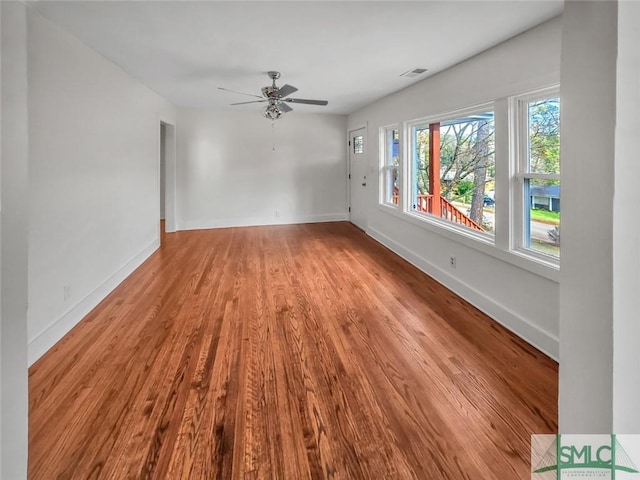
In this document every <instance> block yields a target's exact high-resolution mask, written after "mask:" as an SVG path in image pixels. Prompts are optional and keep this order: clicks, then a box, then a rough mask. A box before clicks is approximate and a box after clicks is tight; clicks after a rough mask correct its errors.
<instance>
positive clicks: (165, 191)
mask: <svg viewBox="0 0 640 480" xmlns="http://www.w3.org/2000/svg"><path fill="white" fill-rule="evenodd" d="M158 167H159V168H158V177H159V178H158V183H159V197H160V205H159V212H160V215H159V217H160V221H159V229H160V232H159V233H160V242H161V243H162V237H163V236H164V234H165V233H169V232H175V231H176V199H175V195H176V127H175V125H172V124H170V123H167V122H164V121H160V158H159V166H158Z"/></svg>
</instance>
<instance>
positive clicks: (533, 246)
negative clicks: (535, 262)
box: [531, 238, 560, 257]
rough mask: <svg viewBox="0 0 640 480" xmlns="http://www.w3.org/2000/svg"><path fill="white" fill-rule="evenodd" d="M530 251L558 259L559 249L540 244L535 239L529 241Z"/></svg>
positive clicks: (543, 243)
mask: <svg viewBox="0 0 640 480" xmlns="http://www.w3.org/2000/svg"><path fill="white" fill-rule="evenodd" d="M531 249H532V250H537V251H538V252H542V253H546V254H548V255H553V256H554V257H560V247H559V246H558V245H551V244H550V243H545V242H541V241H540V240H536V239H535V238H532V239H531Z"/></svg>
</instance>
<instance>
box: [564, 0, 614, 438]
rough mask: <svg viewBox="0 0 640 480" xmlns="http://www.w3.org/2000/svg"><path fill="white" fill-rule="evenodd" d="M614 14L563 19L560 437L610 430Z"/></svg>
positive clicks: (572, 6) (591, 10) (605, 10)
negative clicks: (591, 196)
mask: <svg viewBox="0 0 640 480" xmlns="http://www.w3.org/2000/svg"><path fill="white" fill-rule="evenodd" d="M616 8H617V6H616V2H567V3H566V5H565V12H564V16H563V33H562V85H561V95H562V102H563V104H562V111H561V123H562V218H563V220H562V248H563V250H562V270H561V277H560V295H561V296H560V345H561V349H560V395H559V420H560V432H561V433H610V432H611V428H612V424H611V422H612V417H611V416H612V403H611V392H612V373H613V367H612V354H613V352H612V350H613V337H612V335H613V329H612V321H613V317H612V301H613V300H612V295H613V277H612V269H613V266H612V258H613V256H612V248H613V247H612V239H613V235H612V229H613V221H612V218H613V187H614V185H613V178H614V155H615V142H614V129H615V121H616V116H615V115H616V48H617V47H616V32H617V30H616V23H617V10H616ZM585 192H597V195H596V198H597V201H593V202H591V201H589V202H585V197H584V193H585Z"/></svg>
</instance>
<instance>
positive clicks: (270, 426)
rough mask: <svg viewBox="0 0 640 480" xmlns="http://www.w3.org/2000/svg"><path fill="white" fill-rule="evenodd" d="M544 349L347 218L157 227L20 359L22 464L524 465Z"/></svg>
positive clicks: (546, 401)
mask: <svg viewBox="0 0 640 480" xmlns="http://www.w3.org/2000/svg"><path fill="white" fill-rule="evenodd" d="M557 376H558V367H557V364H556V363H555V362H554V361H552V360H551V359H549V358H547V357H546V356H544V355H543V354H542V353H540V352H538V351H537V350H536V349H534V348H533V347H531V346H530V345H528V344H526V343H525V342H524V341H523V340H521V339H519V338H517V337H516V336H515V335H513V334H512V333H510V332H509V331H507V330H506V329H505V328H503V327H501V326H500V325H498V324H497V323H496V322H494V321H493V320H491V319H489V318H488V317H486V316H485V315H484V314H482V313H481V312H479V311H478V310H477V309H475V308H474V307H472V306H471V305H469V304H467V303H466V302H464V301H463V300H462V299H460V298H459V297H457V296H456V295H454V294H453V293H452V292H450V291H448V290H447V289H445V288H444V287H443V286H441V285H440V284H438V283H437V282H435V281H434V280H433V279H431V278H429V277H428V276H426V275H425V274H423V273H422V272H420V271H419V270H418V269H416V268H415V267H413V266H411V265H410V264H408V263H407V262H405V261H404V260H402V259H401V258H399V257H398V256H397V255H395V254H393V253H392V252H390V251H389V250H387V249H386V248H384V247H383V246H381V245H379V244H378V243H376V242H375V241H374V240H372V239H371V238H369V237H367V236H366V235H365V234H364V233H363V232H361V231H360V230H358V229H357V228H355V227H353V226H352V225H350V224H348V223H326V224H309V225H294V226H274V227H251V228H232V229H218V230H202V231H191V232H177V233H174V234H169V235H163V237H162V247H161V248H160V249H159V250H158V251H157V252H156V253H154V255H152V256H151V257H150V258H149V260H147V262H145V263H144V264H143V265H142V266H141V267H140V268H139V269H138V270H136V271H135V272H134V273H133V274H132V275H131V276H130V277H129V278H128V279H126V280H125V281H124V282H123V283H122V284H121V285H120V286H119V287H118V288H117V289H116V290H114V292H112V293H111V294H110V295H109V296H108V297H107V298H106V299H105V300H104V301H103V302H101V304H100V305H98V307H96V308H95V309H94V310H93V311H92V312H91V313H90V314H89V315H87V317H86V318H85V319H84V320H83V321H82V322H80V323H79V324H78V325H77V326H76V327H75V328H74V329H73V330H72V331H71V332H70V333H69V334H68V335H67V336H65V338H63V339H62V340H61V341H60V342H59V343H58V344H57V345H56V346H55V347H54V348H52V349H51V350H50V351H49V352H47V354H45V355H44V356H43V357H42V358H41V359H40V360H39V361H38V362H36V364H34V365H33V366H32V367H31V369H30V372H29V392H30V405H29V408H30V414H29V427H30V431H29V478H30V479H46V480H49V479H56V478H61V479H62V478H65V479H67V478H68V479H75V478H83V479H84V478H103V479H120V478H122V479H124V478H152V479H160V478H170V479H213V478H218V479H266V478H274V479H294V480H298V479H305V478H307V479H326V478H332V479H381V478H385V479H387V478H388V479H393V478H397V479H408V478H416V479H427V478H428V479H453V478H455V479H465V478H468V479H474V480H476V479H483V478H487V479H495V478H509V479H518V478H522V479H528V478H530V473H529V438H530V435H531V434H532V433H554V432H555V431H556V430H557V383H558V379H557Z"/></svg>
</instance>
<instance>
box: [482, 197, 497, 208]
mask: <svg viewBox="0 0 640 480" xmlns="http://www.w3.org/2000/svg"><path fill="white" fill-rule="evenodd" d="M495 204H496V201H495V200H494V199H493V198H491V197H490V196H489V195H485V196H484V206H485V207H493V206H494V205H495Z"/></svg>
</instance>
